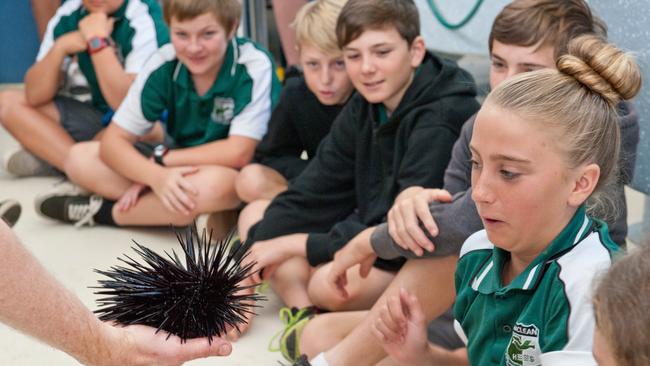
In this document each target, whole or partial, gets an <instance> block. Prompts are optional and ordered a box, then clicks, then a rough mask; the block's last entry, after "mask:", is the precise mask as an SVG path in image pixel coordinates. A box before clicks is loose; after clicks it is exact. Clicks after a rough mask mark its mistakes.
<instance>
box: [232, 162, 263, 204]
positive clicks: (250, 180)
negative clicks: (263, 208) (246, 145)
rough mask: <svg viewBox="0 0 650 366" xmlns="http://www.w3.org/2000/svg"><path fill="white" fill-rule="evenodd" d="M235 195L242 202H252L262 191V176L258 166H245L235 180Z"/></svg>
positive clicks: (260, 168)
mask: <svg viewBox="0 0 650 366" xmlns="http://www.w3.org/2000/svg"><path fill="white" fill-rule="evenodd" d="M235 190H236V191H237V195H238V196H239V198H240V199H241V200H242V201H244V202H253V201H255V200H256V199H258V198H259V197H260V196H261V194H262V192H263V191H264V176H263V174H262V166H261V165H260V164H249V165H246V166H245V167H244V168H243V169H242V170H241V171H240V172H239V174H238V175H237V179H236V180H235Z"/></svg>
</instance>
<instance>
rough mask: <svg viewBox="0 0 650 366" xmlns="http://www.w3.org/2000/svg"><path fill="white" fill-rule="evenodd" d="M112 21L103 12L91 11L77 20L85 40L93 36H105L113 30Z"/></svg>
mask: <svg viewBox="0 0 650 366" xmlns="http://www.w3.org/2000/svg"><path fill="white" fill-rule="evenodd" d="M113 22H114V20H113V19H112V18H109V17H108V16H107V15H106V14H104V13H101V12H100V13H91V14H88V15H87V16H85V17H84V18H83V19H81V21H80V22H79V31H80V32H81V34H82V35H83V37H84V39H85V40H86V41H89V40H90V39H92V38H94V37H100V38H107V37H109V36H110V35H111V33H112V32H113Z"/></svg>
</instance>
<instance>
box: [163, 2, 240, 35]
mask: <svg viewBox="0 0 650 366" xmlns="http://www.w3.org/2000/svg"><path fill="white" fill-rule="evenodd" d="M163 13H164V16H165V22H167V24H168V25H171V20H172V18H175V19H176V20H180V21H183V20H189V19H194V18H196V17H198V16H200V15H203V14H205V13H212V14H213V15H214V16H215V17H216V18H217V21H218V22H219V24H221V26H222V27H223V28H224V29H225V31H226V32H231V31H232V30H233V29H234V28H235V27H237V26H238V25H239V19H240V18H241V14H242V5H241V3H240V2H239V0H164V1H163Z"/></svg>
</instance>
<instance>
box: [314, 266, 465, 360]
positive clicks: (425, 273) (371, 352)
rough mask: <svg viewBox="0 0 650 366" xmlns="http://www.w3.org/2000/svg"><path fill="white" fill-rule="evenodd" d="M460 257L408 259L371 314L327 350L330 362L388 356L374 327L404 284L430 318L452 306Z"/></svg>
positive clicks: (376, 358) (326, 355)
mask: <svg viewBox="0 0 650 366" xmlns="http://www.w3.org/2000/svg"><path fill="white" fill-rule="evenodd" d="M457 261H458V257H454V256H451V257H442V258H428V259H416V260H410V261H408V262H407V263H406V265H404V267H402V269H401V270H400V271H399V272H398V274H397V276H396V277H395V279H394V280H393V282H391V284H390V286H389V287H388V289H387V290H386V291H385V292H384V294H383V295H382V296H381V298H380V299H379V300H378V301H377V303H376V304H375V306H373V307H372V309H371V310H370V315H369V316H367V317H365V318H364V319H363V320H362V322H361V324H359V325H358V326H357V327H355V328H354V329H353V330H352V332H350V334H349V335H348V336H347V337H345V338H344V339H343V340H342V341H341V342H339V343H338V344H337V345H336V346H334V347H333V348H331V349H329V350H328V351H327V352H326V353H325V357H326V359H327V361H328V362H329V364H330V365H331V366H342V365H360V366H362V365H375V364H376V363H378V362H380V361H382V360H383V359H384V358H385V357H386V354H385V352H384V351H383V349H382V347H381V345H380V344H379V342H377V341H376V340H375V339H374V337H373V335H372V332H371V329H372V327H373V326H374V324H373V323H374V321H375V319H377V317H378V312H379V310H380V309H381V307H382V306H384V304H385V301H386V299H387V298H388V297H390V296H396V295H397V294H398V293H399V289H400V288H405V289H406V290H408V291H409V292H410V293H412V294H414V295H416V296H417V297H418V299H419V300H420V304H421V305H422V307H423V309H424V311H425V316H426V318H427V321H431V320H433V319H435V318H436V317H438V316H439V315H440V314H442V313H443V312H444V311H445V310H447V309H449V306H451V304H452V303H453V300H454V297H455V290H454V271H455V269H456V262H457ZM304 347H309V345H305V346H304ZM360 350H363V351H362V352H361V351H360ZM315 351H317V350H315ZM320 351H321V352H322V351H324V350H320Z"/></svg>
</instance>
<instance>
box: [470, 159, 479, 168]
mask: <svg viewBox="0 0 650 366" xmlns="http://www.w3.org/2000/svg"><path fill="white" fill-rule="evenodd" d="M470 163H472V169H481V163H479V162H478V161H477V160H475V159H472V160H470Z"/></svg>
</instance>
